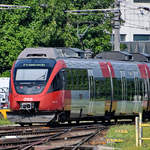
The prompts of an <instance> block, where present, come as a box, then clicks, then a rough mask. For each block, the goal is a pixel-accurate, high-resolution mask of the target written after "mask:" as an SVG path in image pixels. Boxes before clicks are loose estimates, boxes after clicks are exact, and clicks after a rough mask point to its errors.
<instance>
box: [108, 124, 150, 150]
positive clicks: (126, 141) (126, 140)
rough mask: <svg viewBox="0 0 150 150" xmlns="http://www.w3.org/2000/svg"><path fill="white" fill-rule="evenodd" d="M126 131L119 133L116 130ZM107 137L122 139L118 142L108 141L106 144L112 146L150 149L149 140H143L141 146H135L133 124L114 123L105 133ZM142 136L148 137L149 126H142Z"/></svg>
mask: <svg viewBox="0 0 150 150" xmlns="http://www.w3.org/2000/svg"><path fill="white" fill-rule="evenodd" d="M126 130H127V131H128V132H127V133H121V132H118V131H126ZM106 137H107V138H112V139H122V140H123V142H120V143H108V144H107V145H108V146H112V147H114V148H120V149H121V150H150V140H149V141H144V142H143V144H142V147H138V148H137V147H136V139H135V125H115V126H112V127H111V128H110V129H109V131H108V133H107V135H106ZM143 137H149V138H150V127H144V128H143Z"/></svg>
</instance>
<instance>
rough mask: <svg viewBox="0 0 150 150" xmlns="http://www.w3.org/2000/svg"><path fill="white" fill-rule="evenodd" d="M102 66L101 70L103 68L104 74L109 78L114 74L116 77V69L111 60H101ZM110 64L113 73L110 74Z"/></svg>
mask: <svg viewBox="0 0 150 150" xmlns="http://www.w3.org/2000/svg"><path fill="white" fill-rule="evenodd" d="M99 64H100V67H101V70H102V74H103V76H104V77H105V78H108V77H110V76H111V75H112V77H113V78H115V72H114V69H113V67H112V64H111V63H110V62H107V63H106V62H100V63H99ZM108 66H109V68H110V71H111V75H110V72H109V69H108Z"/></svg>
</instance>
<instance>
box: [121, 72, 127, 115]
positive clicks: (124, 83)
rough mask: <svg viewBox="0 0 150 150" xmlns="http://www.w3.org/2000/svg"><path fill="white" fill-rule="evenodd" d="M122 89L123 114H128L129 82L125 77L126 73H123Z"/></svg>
mask: <svg viewBox="0 0 150 150" xmlns="http://www.w3.org/2000/svg"><path fill="white" fill-rule="evenodd" d="M120 73H121V87H122V88H121V89H122V92H121V93H122V97H121V110H120V112H121V113H126V112H127V80H126V77H125V71H121V72H120Z"/></svg>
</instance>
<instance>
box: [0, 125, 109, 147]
mask: <svg viewBox="0 0 150 150" xmlns="http://www.w3.org/2000/svg"><path fill="white" fill-rule="evenodd" d="M107 129H108V126H104V125H100V124H99V125H98V124H93V125H80V126H64V127H53V128H51V127H43V126H41V127H40V126H39V127H36V126H35V127H13V128H12V127H11V128H9V129H8V130H7V127H6V128H5V127H3V129H2V128H0V149H1V150H12V149H15V150H30V149H32V150H33V149H35V150H46V149H53V150H56V149H72V150H76V149H79V148H81V147H82V149H92V147H93V146H89V143H91V141H92V139H93V138H94V137H96V136H100V135H101V136H102V133H103V132H104V131H105V130H107ZM88 142H89V143H88ZM85 144H86V146H85Z"/></svg>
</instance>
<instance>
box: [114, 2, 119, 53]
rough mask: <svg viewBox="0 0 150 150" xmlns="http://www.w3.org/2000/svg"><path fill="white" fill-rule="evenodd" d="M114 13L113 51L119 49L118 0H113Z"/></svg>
mask: <svg viewBox="0 0 150 150" xmlns="http://www.w3.org/2000/svg"><path fill="white" fill-rule="evenodd" d="M115 8H116V12H115V13H114V51H120V1H119V0H115Z"/></svg>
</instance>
